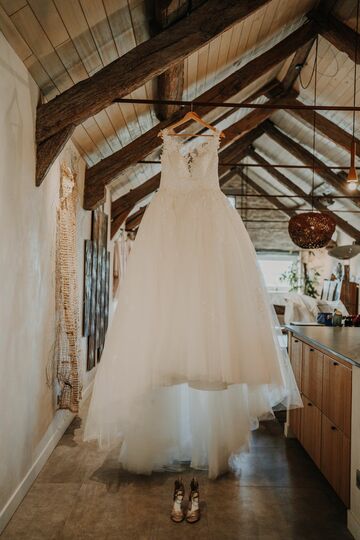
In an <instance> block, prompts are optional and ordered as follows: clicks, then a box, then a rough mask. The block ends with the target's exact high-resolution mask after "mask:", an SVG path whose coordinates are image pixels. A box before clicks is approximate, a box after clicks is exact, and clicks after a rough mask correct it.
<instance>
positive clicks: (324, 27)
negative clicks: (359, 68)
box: [307, 9, 360, 64]
mask: <svg viewBox="0 0 360 540" xmlns="http://www.w3.org/2000/svg"><path fill="white" fill-rule="evenodd" d="M307 17H308V19H310V20H311V21H313V22H315V23H316V24H317V25H318V27H319V33H320V34H321V35H322V36H323V37H324V38H325V39H326V40H327V41H329V42H330V43H331V44H332V45H334V46H335V47H336V48H337V49H338V50H339V51H342V52H344V53H346V54H347V55H348V56H349V58H351V60H352V61H353V62H355V51H356V40H357V39H358V36H357V34H356V32H355V31H354V30H353V29H352V28H350V27H349V26H347V25H346V24H344V23H343V22H341V21H339V20H338V19H337V18H336V17H334V16H333V15H331V14H330V13H326V12H325V11H324V10H322V9H314V10H312V11H310V12H309V13H308V14H307ZM359 63H360V54H358V57H357V64H359Z"/></svg>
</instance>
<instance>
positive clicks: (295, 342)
mask: <svg viewBox="0 0 360 540" xmlns="http://www.w3.org/2000/svg"><path fill="white" fill-rule="evenodd" d="M302 348H303V343H302V341H300V340H299V339H298V338H296V337H295V336H291V340H290V360H291V365H292V368H293V372H294V375H295V380H296V382H297V385H298V387H299V390H300V391H301V368H302Z"/></svg>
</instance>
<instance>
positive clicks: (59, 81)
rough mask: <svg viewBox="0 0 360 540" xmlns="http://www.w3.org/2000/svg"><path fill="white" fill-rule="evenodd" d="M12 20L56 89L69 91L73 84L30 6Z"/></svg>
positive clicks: (20, 11) (16, 14) (18, 12)
mask: <svg viewBox="0 0 360 540" xmlns="http://www.w3.org/2000/svg"><path fill="white" fill-rule="evenodd" d="M11 19H12V21H13V23H14V24H15V26H16V28H17V29H18V31H19V33H20V34H21V36H22V38H23V39H24V41H25V42H26V43H27V45H28V46H29V48H30V49H31V50H32V52H33V53H34V55H35V56H36V57H37V58H38V60H39V62H40V63H41V65H42V67H43V68H44V70H45V71H46V73H47V74H48V77H49V79H50V80H52V81H53V83H54V85H55V86H56V88H57V89H58V90H59V91H60V92H65V91H66V90H69V88H70V87H71V86H72V85H73V82H72V80H71V78H70V76H69V74H68V73H67V71H66V70H65V69H64V65H63V63H62V62H61V60H60V58H59V56H58V54H57V52H56V51H55V49H54V47H53V45H52V44H51V41H50V40H49V38H48V36H47V35H46V33H45V32H44V29H43V28H42V26H41V25H40V23H39V21H38V20H37V18H36V17H35V15H34V12H33V11H32V9H31V8H30V6H29V5H26V6H25V7H24V8H22V9H20V10H19V11H17V12H16V13H14V15H12V17H11ZM41 90H42V91H43V90H44V89H43V88H41ZM71 123H72V122H69V124H71Z"/></svg>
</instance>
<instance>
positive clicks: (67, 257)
mask: <svg viewBox="0 0 360 540" xmlns="http://www.w3.org/2000/svg"><path fill="white" fill-rule="evenodd" d="M76 209H77V185H76V173H75V172H74V169H73V167H72V168H69V167H68V166H66V165H65V164H62V165H61V177H60V202H59V207H58V209H57V228H56V272H55V274H56V275H55V279H56V288H55V290H56V298H55V308H56V344H55V356H56V373H57V380H58V383H59V385H60V393H59V395H58V407H59V408H60V409H70V410H71V411H72V412H74V413H76V412H78V410H79V401H80V399H81V388H80V382H79V357H80V349H79V306H78V287H77V242H76Z"/></svg>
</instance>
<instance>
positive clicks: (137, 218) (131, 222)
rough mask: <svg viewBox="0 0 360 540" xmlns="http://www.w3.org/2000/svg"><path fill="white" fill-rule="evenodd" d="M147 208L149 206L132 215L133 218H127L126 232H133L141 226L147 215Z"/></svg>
mask: <svg viewBox="0 0 360 540" xmlns="http://www.w3.org/2000/svg"><path fill="white" fill-rule="evenodd" d="M146 208H147V205H146V206H142V207H141V208H139V210H138V211H137V212H135V214H132V215H131V216H129V217H128V218H127V220H126V222H125V230H126V231H133V230H134V229H136V228H137V227H138V226H139V225H140V223H141V220H142V218H143V215H144V214H145V210H146Z"/></svg>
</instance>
